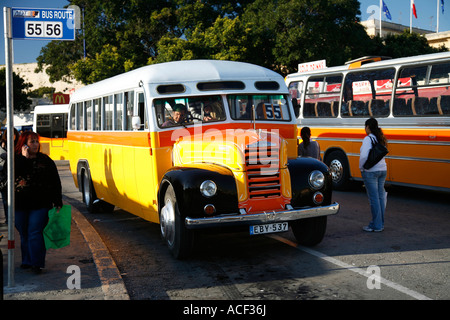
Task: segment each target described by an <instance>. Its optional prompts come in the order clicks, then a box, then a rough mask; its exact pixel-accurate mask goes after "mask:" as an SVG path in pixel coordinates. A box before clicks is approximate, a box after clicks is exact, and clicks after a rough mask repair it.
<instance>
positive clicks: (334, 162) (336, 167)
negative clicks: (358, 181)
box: [325, 151, 350, 190]
mask: <svg viewBox="0 0 450 320" xmlns="http://www.w3.org/2000/svg"><path fill="white" fill-rule="evenodd" d="M325 163H326V165H327V166H328V167H329V168H330V171H331V177H332V180H333V188H334V189H335V190H344V189H346V188H347V187H348V183H349V177H350V169H349V167H348V162H347V158H346V156H345V154H343V153H342V152H341V151H333V152H331V153H330V155H329V156H327V158H326V159H325Z"/></svg>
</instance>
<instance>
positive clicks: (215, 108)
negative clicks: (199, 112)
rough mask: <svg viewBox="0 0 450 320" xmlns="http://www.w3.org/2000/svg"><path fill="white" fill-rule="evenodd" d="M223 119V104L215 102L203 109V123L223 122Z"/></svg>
mask: <svg viewBox="0 0 450 320" xmlns="http://www.w3.org/2000/svg"><path fill="white" fill-rule="evenodd" d="M223 118H224V115H223V107H222V104H221V103H219V102H213V103H210V104H208V105H206V106H205V107H204V108H203V121H205V122H208V121H216V120H222V119H223Z"/></svg>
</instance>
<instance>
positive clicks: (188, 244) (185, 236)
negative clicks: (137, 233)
mask: <svg viewBox="0 0 450 320" xmlns="http://www.w3.org/2000/svg"><path fill="white" fill-rule="evenodd" d="M159 220H160V228H161V235H162V237H163V239H164V241H165V242H166V244H167V246H168V247H169V251H170V253H171V254H172V255H173V256H174V257H175V258H176V259H183V258H186V257H187V256H188V255H189V254H190V253H191V251H192V247H193V240H194V239H193V238H194V237H193V232H192V231H190V230H187V229H186V227H185V225H184V221H183V219H182V218H181V216H180V211H179V210H178V203H177V198H176V196H175V191H174V190H173V187H172V186H171V185H169V187H168V188H167V190H166V193H165V195H164V207H162V209H161V212H160V217H159Z"/></svg>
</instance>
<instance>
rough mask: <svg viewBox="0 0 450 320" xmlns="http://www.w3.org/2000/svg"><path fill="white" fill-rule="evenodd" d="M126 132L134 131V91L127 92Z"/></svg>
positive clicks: (125, 103) (125, 102)
mask: <svg viewBox="0 0 450 320" xmlns="http://www.w3.org/2000/svg"><path fill="white" fill-rule="evenodd" d="M124 100H125V101H124V105H125V110H124V130H126V131H131V130H133V124H132V121H131V120H132V118H133V110H134V91H128V92H125V99H124Z"/></svg>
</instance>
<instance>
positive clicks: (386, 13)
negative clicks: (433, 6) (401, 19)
mask: <svg viewBox="0 0 450 320" xmlns="http://www.w3.org/2000/svg"><path fill="white" fill-rule="evenodd" d="M441 1H444V0H441ZM383 13H384V15H385V16H386V18H388V19H389V20H392V17H391V13H390V12H389V9H388V7H387V5H386V3H384V1H383Z"/></svg>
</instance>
